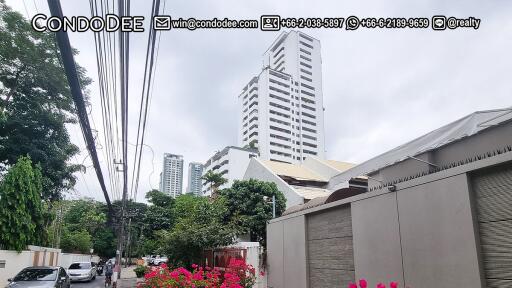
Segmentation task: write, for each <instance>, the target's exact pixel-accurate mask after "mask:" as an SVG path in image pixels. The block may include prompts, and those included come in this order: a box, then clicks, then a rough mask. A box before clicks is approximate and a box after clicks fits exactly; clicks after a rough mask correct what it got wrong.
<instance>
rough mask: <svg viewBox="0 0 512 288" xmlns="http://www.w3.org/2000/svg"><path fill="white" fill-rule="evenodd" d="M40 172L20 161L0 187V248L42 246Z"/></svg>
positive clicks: (19, 248) (28, 161) (28, 160)
mask: <svg viewBox="0 0 512 288" xmlns="http://www.w3.org/2000/svg"><path fill="white" fill-rule="evenodd" d="M41 189H42V183H41V172H40V168H39V167H36V168H33V167H32V161H31V160H30V158H29V157H20V158H19V160H18V163H16V164H15V165H14V166H12V167H11V168H10V169H9V171H8V172H7V174H6V175H5V177H4V179H3V181H2V182H1V183H0V246H1V247H2V248H3V249H14V250H16V251H21V250H23V249H25V248H26V246H27V245H40V244H44V242H45V240H46V239H45V235H46V233H45V229H44V228H45V227H44V212H43V204H42V201H41V193H42V191H41Z"/></svg>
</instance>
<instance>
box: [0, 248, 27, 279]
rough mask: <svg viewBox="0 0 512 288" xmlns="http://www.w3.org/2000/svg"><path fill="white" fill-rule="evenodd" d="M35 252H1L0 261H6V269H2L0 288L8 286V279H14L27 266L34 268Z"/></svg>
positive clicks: (0, 272) (0, 269) (0, 271)
mask: <svg viewBox="0 0 512 288" xmlns="http://www.w3.org/2000/svg"><path fill="white" fill-rule="evenodd" d="M33 259H34V252H32V251H22V252H21V253H18V252H16V251H7V250H0V260H3V261H5V268H0V287H4V286H5V285H7V279H9V278H12V277H14V276H15V275H16V274H17V273H18V272H20V271H21V270H22V269H23V268H25V267H27V266H32V262H33Z"/></svg>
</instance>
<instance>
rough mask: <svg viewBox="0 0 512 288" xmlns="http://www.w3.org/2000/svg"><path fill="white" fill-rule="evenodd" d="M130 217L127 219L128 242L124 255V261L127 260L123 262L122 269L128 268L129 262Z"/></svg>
mask: <svg viewBox="0 0 512 288" xmlns="http://www.w3.org/2000/svg"><path fill="white" fill-rule="evenodd" d="M131 228H132V217H131V215H130V218H128V241H126V253H125V259H127V260H126V261H125V262H124V267H125V268H126V267H128V261H130V252H131V251H130V250H131V249H130V247H131V245H130V242H131V235H132V233H131V232H132V229H131Z"/></svg>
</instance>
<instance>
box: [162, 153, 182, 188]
mask: <svg viewBox="0 0 512 288" xmlns="http://www.w3.org/2000/svg"><path fill="white" fill-rule="evenodd" d="M160 190H161V191H162V192H165V193H167V194H169V195H171V196H172V197H174V198H176V197H177V196H179V195H181V193H182V191H183V156H181V155H175V154H169V153H165V154H164V164H163V169H162V173H161V174H160Z"/></svg>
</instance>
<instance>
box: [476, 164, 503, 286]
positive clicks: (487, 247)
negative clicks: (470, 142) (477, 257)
mask: <svg viewBox="0 0 512 288" xmlns="http://www.w3.org/2000/svg"><path fill="white" fill-rule="evenodd" d="M472 184H473V190H474V192H475V203H476V211H477V215H478V222H479V230H480V231H479V232H480V233H479V234H480V245H481V252H482V255H481V256H482V265H483V268H484V273H485V275H484V276H485V280H486V283H487V285H486V287H500V288H501V287H503V288H505V287H507V288H508V287H512V165H508V166H501V167H497V168H494V169H492V170H488V171H484V172H481V173H478V174H476V175H474V176H473V177H472Z"/></svg>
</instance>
